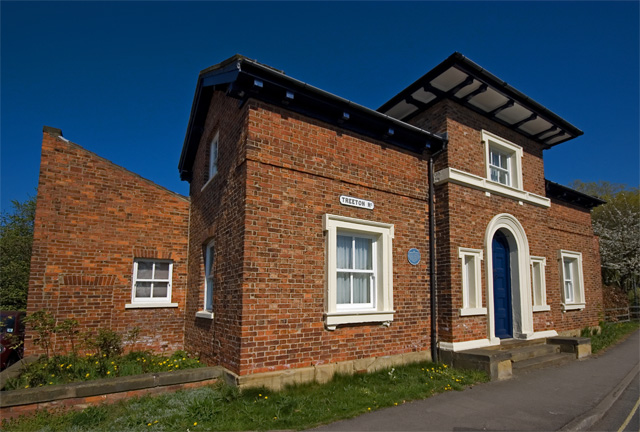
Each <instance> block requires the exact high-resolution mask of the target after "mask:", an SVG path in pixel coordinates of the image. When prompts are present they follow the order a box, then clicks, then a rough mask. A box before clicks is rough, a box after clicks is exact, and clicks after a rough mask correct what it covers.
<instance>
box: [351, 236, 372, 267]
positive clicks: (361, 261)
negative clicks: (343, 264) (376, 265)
mask: <svg viewBox="0 0 640 432" xmlns="http://www.w3.org/2000/svg"><path fill="white" fill-rule="evenodd" d="M355 243H356V251H355V252H356V254H355V255H356V267H355V268H356V269H358V270H373V261H372V257H371V255H372V253H371V252H372V247H371V245H372V243H373V241H372V240H371V239H368V238H360V237H356V238H355Z"/></svg>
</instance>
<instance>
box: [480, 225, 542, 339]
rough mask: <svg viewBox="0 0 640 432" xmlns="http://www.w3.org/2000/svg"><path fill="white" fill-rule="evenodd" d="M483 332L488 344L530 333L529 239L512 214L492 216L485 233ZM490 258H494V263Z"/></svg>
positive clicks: (524, 337)
mask: <svg viewBox="0 0 640 432" xmlns="http://www.w3.org/2000/svg"><path fill="white" fill-rule="evenodd" d="M484 244H485V251H486V259H485V265H486V267H485V269H486V271H485V275H486V281H487V284H486V288H487V292H486V293H487V309H488V310H487V318H488V320H487V321H488V322H487V331H488V336H489V339H490V343H491V344H492V345H496V344H500V339H505V338H511V337H513V338H518V339H529V338H530V337H532V336H533V307H532V305H531V281H530V276H531V271H530V269H529V241H528V240H527V235H526V233H525V231H524V228H523V227H522V225H521V224H520V222H519V221H518V219H516V218H515V217H514V216H513V215H510V214H508V213H502V214H499V215H496V216H495V217H494V218H493V219H492V220H491V222H489V224H488V225H487V230H486V232H485V243H484ZM494 261H497V262H496V264H495V265H494Z"/></svg>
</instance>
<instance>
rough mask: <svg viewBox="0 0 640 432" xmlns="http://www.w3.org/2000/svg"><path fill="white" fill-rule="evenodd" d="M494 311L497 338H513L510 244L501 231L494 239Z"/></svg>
mask: <svg viewBox="0 0 640 432" xmlns="http://www.w3.org/2000/svg"><path fill="white" fill-rule="evenodd" d="M492 248H493V310H494V318H495V320H494V321H495V325H496V327H495V329H496V337H499V338H500V339H505V338H511V337H513V316H512V312H511V263H510V262H509V243H508V242H507V238H506V237H505V235H504V234H502V233H501V232H500V231H497V232H496V234H495V235H494V237H493V243H492Z"/></svg>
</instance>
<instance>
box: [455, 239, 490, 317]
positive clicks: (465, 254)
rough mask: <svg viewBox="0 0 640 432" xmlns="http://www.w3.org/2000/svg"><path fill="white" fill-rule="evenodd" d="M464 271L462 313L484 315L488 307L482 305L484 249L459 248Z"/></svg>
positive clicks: (462, 271) (463, 314)
mask: <svg viewBox="0 0 640 432" xmlns="http://www.w3.org/2000/svg"><path fill="white" fill-rule="evenodd" d="M458 256H459V257H460V264H461V267H460V269H461V273H462V309H460V315H462V316H465V315H484V314H486V313H487V308H484V307H482V278H481V271H480V269H481V267H480V265H481V264H480V261H482V249H470V248H459V249H458Z"/></svg>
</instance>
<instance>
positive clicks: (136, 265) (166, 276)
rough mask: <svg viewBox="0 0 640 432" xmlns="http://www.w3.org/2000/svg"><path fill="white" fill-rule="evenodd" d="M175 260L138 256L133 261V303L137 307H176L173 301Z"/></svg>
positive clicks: (130, 306)
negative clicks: (172, 289)
mask: <svg viewBox="0 0 640 432" xmlns="http://www.w3.org/2000/svg"><path fill="white" fill-rule="evenodd" d="M172 272H173V262H171V261H166V260H156V259H146V258H138V259H136V260H135V261H134V262H133V287H132V289H131V304H130V305H127V307H128V308H136V307H159V306H169V307H175V306H177V304H175V303H171V274H172Z"/></svg>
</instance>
